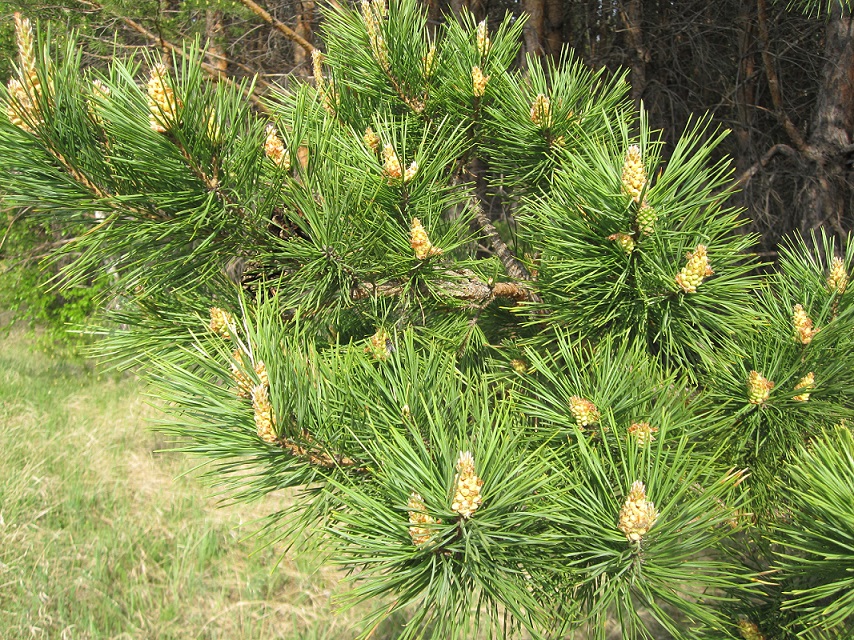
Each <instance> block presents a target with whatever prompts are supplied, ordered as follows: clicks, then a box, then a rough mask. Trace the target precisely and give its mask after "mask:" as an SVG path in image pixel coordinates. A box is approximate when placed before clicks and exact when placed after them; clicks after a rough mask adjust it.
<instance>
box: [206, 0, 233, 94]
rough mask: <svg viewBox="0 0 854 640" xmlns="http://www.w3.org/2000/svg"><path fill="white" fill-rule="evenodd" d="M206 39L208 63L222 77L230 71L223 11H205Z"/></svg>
mask: <svg viewBox="0 0 854 640" xmlns="http://www.w3.org/2000/svg"><path fill="white" fill-rule="evenodd" d="M205 37H206V38H207V41H208V42H207V59H208V60H207V62H208V64H209V65H210V66H211V67H212V69H214V70H215V71H216V73H217V75H218V76H220V77H222V76H224V75H225V74H226V71H227V69H228V62H227V59H226V57H225V49H223V46H222V45H223V40H224V37H223V27H222V11H220V10H219V9H207V10H206V11H205Z"/></svg>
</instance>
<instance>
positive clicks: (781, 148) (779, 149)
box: [732, 144, 798, 189]
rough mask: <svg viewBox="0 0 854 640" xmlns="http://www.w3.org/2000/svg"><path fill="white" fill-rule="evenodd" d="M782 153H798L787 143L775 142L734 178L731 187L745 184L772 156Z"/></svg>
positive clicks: (793, 154)
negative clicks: (757, 159) (756, 160)
mask: <svg viewBox="0 0 854 640" xmlns="http://www.w3.org/2000/svg"><path fill="white" fill-rule="evenodd" d="M779 153H782V154H783V155H787V156H789V157H790V158H794V157H796V156H797V155H798V152H797V151H796V150H795V149H793V148H792V147H790V146H789V145H787V144H775V145H774V146H773V147H771V148H770V149H768V151H766V152H765V154H764V155H763V156H762V157H761V158H760V159H759V161H758V162H756V163H754V164H753V165H752V166H751V167H750V168H748V169H747V170H746V171H744V172H743V173H742V174H741V175H740V176H738V179H736V181H735V184H733V186H732V188H733V189H739V188H741V187H743V186H744V185H746V184H747V183H748V182H750V180H751V179H752V178H753V176H755V175H756V174H757V173H759V171H760V170H761V169H764V168H765V167H767V166H768V163H769V162H771V160H773V159H774V156H776V155H777V154H779Z"/></svg>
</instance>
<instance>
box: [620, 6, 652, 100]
mask: <svg viewBox="0 0 854 640" xmlns="http://www.w3.org/2000/svg"><path fill="white" fill-rule="evenodd" d="M620 18H621V19H622V21H623V26H624V27H625V30H626V44H627V45H628V49H629V60H630V64H631V67H630V72H629V82H630V83H631V85H632V90H631V96H632V100H634V102H635V104H636V105H638V106H640V101H641V98H642V97H643V93H644V90H645V89H646V65H647V63H648V62H649V61H650V54H649V50H648V49H647V48H646V45H645V44H644V33H643V1H642V0H625V1H621V2H620Z"/></svg>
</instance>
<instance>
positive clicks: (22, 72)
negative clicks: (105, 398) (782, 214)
mask: <svg viewBox="0 0 854 640" xmlns="http://www.w3.org/2000/svg"><path fill="white" fill-rule="evenodd" d="M16 19H17V33H18V43H19V49H20V56H19V60H18V70H17V75H16V77H15V78H13V80H12V81H11V82H10V83H9V86H8V88H7V90H6V92H5V93H4V94H3V101H4V106H5V112H6V116H7V117H6V118H5V119H4V121H3V122H0V130H2V131H0V170H2V172H3V175H4V179H5V182H6V184H5V190H6V195H5V198H6V200H7V203H8V204H11V205H28V206H31V207H33V209H34V211H36V212H37V215H41V216H46V217H48V218H49V219H50V220H51V221H52V222H53V223H54V224H68V225H77V226H81V225H82V226H83V227H84V228H85V229H86V231H85V232H84V233H82V234H80V235H79V236H78V237H77V238H76V239H75V240H74V241H73V242H71V243H69V244H68V245H67V246H66V247H65V248H64V249H63V251H62V253H61V254H60V256H61V257H62V258H63V260H64V261H65V262H67V263H68V265H69V266H67V267H66V269H65V274H66V279H67V280H66V281H67V283H69V284H73V283H74V282H75V281H76V280H78V279H81V278H85V277H87V276H88V275H90V274H91V273H93V272H99V271H103V270H105V269H109V271H110V273H111V274H112V277H113V280H112V282H113V286H112V292H111V295H113V296H115V298H114V300H113V301H112V304H111V305H110V307H111V309H112V311H111V312H110V314H109V315H108V316H107V317H105V318H104V331H105V333H106V334H107V336H106V340H105V341H104V342H103V343H102V344H103V345H104V346H103V352H104V355H105V356H106V357H108V358H111V359H112V361H114V362H115V363H116V364H118V365H120V366H129V365H136V364H139V365H141V367H142V370H143V371H144V372H145V373H146V375H147V376H148V378H149V379H150V381H151V384H152V387H153V390H154V393H155V394H156V395H157V397H158V398H160V399H161V400H162V401H163V402H164V404H165V405H166V407H167V409H166V410H167V412H168V418H167V419H165V420H164V422H163V424H162V426H161V428H162V429H163V430H165V431H166V432H168V433H170V434H172V435H173V436H174V438H175V446H176V447H177V448H179V449H181V450H184V451H186V452H187V453H189V454H193V455H198V456H202V457H204V458H205V459H206V460H207V461H208V463H209V464H208V467H207V469H208V471H207V477H208V478H209V479H210V480H211V482H212V483H214V484H218V485H224V486H225V487H226V488H227V489H228V490H229V491H230V492H231V493H232V495H233V496H234V497H235V498H237V499H245V500H251V499H253V498H257V497H258V496H260V495H262V494H264V493H265V492H269V491H274V490H278V489H282V488H293V489H295V490H296V492H297V493H296V495H297V499H296V501H295V504H294V506H293V507H292V508H291V509H289V510H288V511H287V512H284V513H280V514H275V515H274V516H272V517H271V519H270V528H271V529H272V530H273V532H274V534H275V535H281V536H286V537H289V538H290V539H291V540H292V541H297V540H299V539H300V538H301V534H303V533H306V532H309V533H311V534H312V535H313V536H314V537H315V538H316V539H317V540H319V541H321V542H322V544H323V545H324V546H326V547H327V548H328V551H329V553H330V557H332V558H334V560H335V561H336V562H339V563H340V564H341V565H342V566H343V567H344V568H345V569H346V570H347V571H348V572H349V574H350V576H351V578H352V581H353V588H352V590H351V591H350V592H349V594H348V596H347V598H348V602H352V603H355V602H365V601H367V602H371V603H372V604H373V605H374V613H373V615H372V616H371V617H370V618H369V619H368V620H367V621H366V626H365V636H370V635H371V633H372V630H373V629H375V628H376V627H377V625H378V624H379V623H380V622H381V621H382V620H383V619H385V618H387V617H388V616H390V615H391V614H393V613H394V612H396V611H399V610H400V611H403V612H404V614H405V615H406V617H407V620H408V621H409V622H408V624H407V625H406V626H405V628H403V629H402V630H401V631H400V637H403V638H418V637H432V638H454V637H458V638H472V637H476V634H478V633H480V634H482V635H483V636H492V635H502V634H506V635H513V634H516V633H519V634H522V635H524V634H528V635H530V636H533V637H547V638H556V637H564V636H566V635H568V634H571V633H572V632H573V631H574V630H577V629H586V630H587V631H588V632H589V634H590V636H589V637H596V638H604V637H605V636H606V629H607V628H608V627H609V626H612V625H616V626H617V628H619V629H620V630H621V632H622V634H623V637H627V638H635V637H648V638H651V637H674V638H699V637H715V638H719V637H743V638H763V637H764V638H772V637H773V638H786V637H795V636H797V635H798V634H813V636H809V637H826V636H825V635H822V634H829V633H843V635H844V633H845V630H849V631H850V630H851V629H852V625H854V602H852V600H851V598H850V592H851V590H850V584H849V583H850V578H849V577H846V572H845V571H846V570H845V567H847V566H851V565H852V563H854V552H852V550H851V546H850V539H851V531H852V530H854V508H852V505H854V486H852V485H851V482H850V478H851V475H852V470H851V469H850V466H851V453H850V450H851V435H850V432H849V426H848V425H849V424H850V423H849V422H847V421H848V420H850V419H851V414H852V410H854V399H852V398H854V396H852V391H851V389H852V384H854V365H853V364H852V358H851V350H852V346H854V302H852V300H854V295H852V294H854V285H851V284H850V279H851V277H852V273H854V271H852V269H854V243H852V242H851V240H850V238H849V239H848V240H847V241H846V242H844V243H843V246H839V244H838V243H837V242H835V241H834V240H832V239H830V238H827V237H825V236H824V235H821V234H819V235H814V236H811V237H809V238H806V239H803V238H793V239H791V241H790V242H789V244H788V245H787V246H786V247H785V248H784V250H783V253H782V257H781V260H780V263H779V265H778V267H776V268H773V269H771V268H765V269H764V271H763V270H762V269H761V268H760V267H761V265H759V263H758V261H757V258H756V257H755V256H753V255H752V254H751V253H750V249H751V247H752V245H753V242H754V238H752V237H751V236H749V235H745V234H743V233H740V232H739V228H740V226H741V224H742V222H741V219H740V218H739V212H738V211H734V210H732V209H730V208H728V207H727V206H726V204H725V201H726V198H727V194H728V192H727V188H728V181H729V179H730V168H729V166H728V164H727V163H726V162H725V161H717V160H714V159H713V158H714V155H713V152H714V150H715V147H716V145H717V144H718V143H719V142H720V140H721V138H722V135H723V134H722V133H720V132H716V131H710V130H709V127H708V125H707V124H706V122H705V121H703V120H700V121H698V122H696V123H695V124H694V125H692V126H691V127H689V128H688V130H686V131H685V133H684V135H683V137H682V138H681V139H680V140H679V142H678V143H677V144H675V145H674V146H673V148H672V149H667V148H665V147H664V145H663V143H662V142H661V140H660V139H659V138H658V136H657V135H656V132H654V131H650V129H649V127H648V126H647V123H646V120H645V118H644V114H643V112H642V111H640V112H639V111H637V110H636V109H635V108H634V107H633V106H632V103H631V102H630V101H629V100H628V99H627V90H628V87H627V85H626V83H625V82H624V80H623V78H621V77H616V78H608V77H606V76H604V75H603V74H601V73H594V72H591V71H590V70H588V69H586V68H584V67H583V65H581V64H580V63H579V62H578V61H576V60H575V59H573V57H572V55H571V54H567V55H566V56H564V57H563V58H562V59H561V60H560V61H558V62H557V63H555V64H552V63H550V62H541V61H540V60H539V59H536V58H529V59H527V60H526V61H525V65H524V67H525V71H524V72H521V71H518V70H516V67H515V62H516V58H517V55H518V50H519V42H520V35H521V29H522V23H521V21H515V22H514V21H513V20H512V19H510V18H508V19H506V20H505V21H503V22H502V23H501V24H498V25H494V24H487V23H486V22H481V23H476V22H475V21H474V20H473V19H472V18H471V17H470V16H468V15H466V14H464V15H463V16H462V17H461V18H460V19H459V20H457V19H450V18H449V19H448V21H447V22H446V24H444V25H443V26H442V27H440V28H438V29H435V30H433V29H431V28H428V25H427V20H426V15H425V13H424V11H423V10H422V8H421V7H420V5H418V4H416V3H415V2H414V0H391V1H390V2H389V3H388V4H386V2H385V0H362V2H361V4H360V5H359V6H357V7H356V8H353V9H351V8H348V7H346V6H341V5H338V4H335V5H334V7H332V8H329V9H327V10H326V15H325V23H324V24H325V26H324V29H323V39H324V42H325V53H319V52H318V53H316V54H315V56H314V58H313V66H314V77H313V79H311V81H309V82H298V81H294V82H293V83H292V88H291V89H289V90H284V89H282V90H279V91H277V92H275V93H273V94H272V95H270V96H269V98H268V100H267V103H266V105H267V106H266V112H263V113H259V112H257V111H254V110H253V108H252V107H251V106H250V105H249V104H248V103H247V102H246V100H245V99H244V98H243V93H242V91H241V89H240V88H239V87H238V88H232V87H229V86H226V85H223V84H221V85H215V84H212V83H211V82H209V81H208V80H207V79H205V77H204V76H203V74H202V72H201V69H200V65H199V61H200V56H201V53H200V51H199V47H198V46H189V47H188V48H187V51H186V55H185V56H182V57H181V58H180V59H179V60H168V59H163V60H161V59H157V58H145V59H142V60H133V59H131V60H124V61H122V60H117V61H114V62H113V63H112V64H111V66H110V67H109V69H108V71H107V72H105V73H103V74H96V73H90V72H88V71H86V70H83V69H81V68H80V59H79V52H78V50H77V49H76V48H75V47H74V46H73V45H69V46H68V47H67V48H65V49H64V50H62V51H57V50H54V49H53V48H52V46H51V44H50V40H49V38H48V37H45V36H36V35H34V32H33V29H32V27H31V26H30V24H29V22H28V21H27V20H26V19H24V18H21V17H20V16H19V17H17V18H16ZM757 273H765V275H756V274H757ZM824 567H832V568H833V570H828V571H824V569H823V568H824ZM345 604H346V602H345ZM828 637H829V636H828Z"/></svg>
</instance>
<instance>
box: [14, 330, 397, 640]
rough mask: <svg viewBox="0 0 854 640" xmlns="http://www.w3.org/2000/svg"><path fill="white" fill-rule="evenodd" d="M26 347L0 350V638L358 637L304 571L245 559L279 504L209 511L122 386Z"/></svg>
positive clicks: (185, 465)
mask: <svg viewBox="0 0 854 640" xmlns="http://www.w3.org/2000/svg"><path fill="white" fill-rule="evenodd" d="M31 347H32V345H31V343H29V342H27V341H26V340H24V339H23V338H22V337H21V336H20V335H16V334H12V335H11V336H9V337H8V338H6V339H5V340H3V342H2V343H0V638H2V639H3V640H6V639H8V640H12V639H15V638H62V639H65V638H69V639H71V638H73V639H75V640H76V639H85V638H92V639H94V638H157V639H168V638H181V639H184V638H211V639H213V638H227V639H241V638H265V639H267V638H306V639H311V638H315V639H320V638H352V637H354V636H356V635H358V633H359V631H360V630H361V627H360V624H359V612H358V611H355V612H345V613H338V612H336V611H335V607H334V604H333V600H332V597H333V596H334V594H335V593H336V590H339V589H342V588H343V587H339V584H338V583H339V578H340V576H339V575H338V574H337V573H336V572H335V571H334V570H332V569H330V568H328V567H324V566H322V564H321V561H320V559H319V557H318V556H316V555H315V554H311V553H302V554H300V555H283V549H282V547H281V546H276V545H272V546H269V547H266V548H263V549H261V550H260V551H257V552H255V551H256V549H258V548H259V546H260V542H259V540H258V539H257V538H251V534H252V533H253V532H254V531H255V530H256V529H257V525H256V524H255V522H256V521H257V519H258V518H260V517H261V516H263V515H264V514H267V513H270V512H272V511H275V510H277V509H280V508H281V507H282V506H284V504H285V503H286V501H287V497H286V496H271V497H268V498H267V499H265V500H264V501H262V502H260V503H258V504H254V505H251V506H246V505H239V506H230V507H224V508H218V506H217V505H216V503H215V502H214V501H213V500H212V499H210V498H208V497H206V496H207V495H208V494H209V493H210V491H209V490H206V489H205V488H204V487H202V486H201V485H199V483H198V482H197V481H195V480H194V479H193V478H192V477H186V476H181V474H182V473H184V472H185V471H187V470H188V469H189V468H191V466H192V464H193V461H192V460H190V459H188V458H186V457H184V456H179V455H174V454H164V453H158V450H159V449H160V448H162V446H163V442H161V441H159V440H158V438H157V436H156V435H154V434H153V433H152V432H150V431H149V430H147V429H146V427H145V422H146V419H147V418H148V417H151V416H152V415H153V414H154V413H155V410H154V409H152V408H151V407H149V406H147V405H146V404H145V402H144V400H143V399H142V397H141V396H140V393H139V392H140V389H139V385H138V384H137V383H136V382H135V381H134V380H132V379H130V378H116V377H105V376H98V375H97V373H96V372H95V371H93V370H92V368H91V367H90V366H88V365H86V364H84V363H81V362H75V361H69V360H63V359H59V358H55V357H50V356H47V355H45V354H43V353H37V352H35V351H33V350H32V348H31ZM247 538H251V539H247ZM253 552H254V553H253ZM392 626H393V625H387V629H386V630H385V632H383V633H378V634H376V635H375V637H376V638H379V637H383V636H385V637H393V635H394V630H393V629H392V628H391V627H392ZM389 634H391V635H389Z"/></svg>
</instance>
